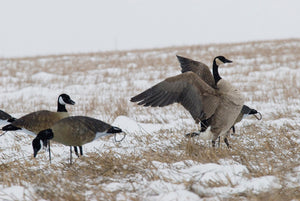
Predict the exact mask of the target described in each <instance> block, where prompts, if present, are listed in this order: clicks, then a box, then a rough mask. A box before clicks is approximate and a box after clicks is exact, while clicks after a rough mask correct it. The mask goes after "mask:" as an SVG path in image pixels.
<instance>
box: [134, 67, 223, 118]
mask: <svg viewBox="0 0 300 201" xmlns="http://www.w3.org/2000/svg"><path fill="white" fill-rule="evenodd" d="M131 101H132V102H137V103H138V105H143V106H151V107H157V106H158V107H164V106H167V105H170V104H172V103H175V102H177V103H180V104H181V105H182V106H183V107H184V108H185V109H186V110H188V111H189V112H190V114H191V115H192V117H193V118H194V119H195V120H197V121H198V120H202V119H205V118H209V117H210V116H212V115H213V113H214V111H215V110H216V108H217V106H218V104H219V96H218V94H217V92H216V91H215V89H214V88H212V87H211V86H209V85H208V84H207V83H206V82H204V81H203V80H202V79H201V78H200V77H199V76H197V75H196V74H195V73H193V72H186V73H183V74H180V75H177V76H173V77H169V78H167V79H165V80H164V81H162V82H160V83H158V84H156V85H154V86H153V87H151V88H149V89H147V90H145V91H144V92H142V93H140V94H138V95H136V96H134V97H132V98H131Z"/></svg>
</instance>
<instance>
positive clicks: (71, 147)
mask: <svg viewBox="0 0 300 201" xmlns="http://www.w3.org/2000/svg"><path fill="white" fill-rule="evenodd" d="M70 165H72V146H70Z"/></svg>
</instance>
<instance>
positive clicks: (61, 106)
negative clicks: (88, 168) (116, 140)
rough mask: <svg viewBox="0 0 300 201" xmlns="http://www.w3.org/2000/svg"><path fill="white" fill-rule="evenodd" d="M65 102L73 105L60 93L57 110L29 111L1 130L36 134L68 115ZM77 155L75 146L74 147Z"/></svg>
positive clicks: (66, 96)
mask: <svg viewBox="0 0 300 201" xmlns="http://www.w3.org/2000/svg"><path fill="white" fill-rule="evenodd" d="M66 104H69V105H74V104H75V102H74V101H73V100H72V99H71V98H70V96H69V95H67V94H60V95H59V96H58V99H57V112H52V111H49V110H40V111H36V112H32V113H29V114H27V115H25V116H22V117H20V118H19V119H17V120H15V121H13V122H12V123H11V124H8V125H6V126H4V127H3V128H2V130H3V131H22V132H24V133H27V134H29V135H31V136H34V137H35V136H36V135H37V134H38V133H39V132H40V131H41V130H45V129H47V128H49V127H51V126H52V125H53V124H54V123H55V122H57V121H59V120H60V119H63V118H65V117H68V116H69V114H68V111H67V109H66ZM79 149H80V154H81V155H82V154H83V153H82V147H79ZM74 150H75V153H76V155H77V156H79V154H78V150H77V147H74Z"/></svg>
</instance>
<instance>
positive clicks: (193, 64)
mask: <svg viewBox="0 0 300 201" xmlns="http://www.w3.org/2000/svg"><path fill="white" fill-rule="evenodd" d="M176 57H177V59H178V61H179V63H180V67H181V72H182V73H185V72H188V71H191V72H194V73H196V74H197V75H198V76H199V77H200V78H201V79H202V80H204V81H205V82H206V83H207V84H208V85H209V86H211V87H213V88H216V82H215V77H214V76H212V74H211V72H210V70H209V67H208V66H207V65H205V64H204V63H202V62H200V61H195V60H192V59H189V58H186V57H182V56H179V55H176ZM243 108H244V106H243ZM243 108H242V110H241V112H240V114H239V116H238V117H237V119H236V122H235V123H234V124H236V123H237V122H239V121H241V120H242V118H243V115H244V112H247V111H245V109H243ZM211 120H212V117H211V118H210V119H204V120H202V121H201V122H200V125H201V130H200V132H204V131H205V130H206V129H207V128H208V126H209V125H210V124H211ZM234 124H233V126H232V129H233V132H235V127H234ZM200 132H193V133H188V134H186V135H185V136H186V137H194V136H197V135H199V134H200ZM224 142H225V144H226V145H227V146H228V147H229V143H228V139H227V138H226V137H225V138H224Z"/></svg>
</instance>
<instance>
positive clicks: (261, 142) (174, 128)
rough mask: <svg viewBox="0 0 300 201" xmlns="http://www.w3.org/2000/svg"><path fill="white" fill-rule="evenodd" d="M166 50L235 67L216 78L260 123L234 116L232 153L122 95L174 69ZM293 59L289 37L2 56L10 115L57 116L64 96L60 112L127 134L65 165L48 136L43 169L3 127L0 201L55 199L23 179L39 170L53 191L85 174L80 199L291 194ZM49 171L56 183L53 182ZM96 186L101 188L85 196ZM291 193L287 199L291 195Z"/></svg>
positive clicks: (1, 77)
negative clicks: (221, 59)
mask: <svg viewBox="0 0 300 201" xmlns="http://www.w3.org/2000/svg"><path fill="white" fill-rule="evenodd" d="M176 54H179V55H183V56H187V57H190V58H193V59H195V60H201V61H202V62H204V63H207V64H208V65H209V66H210V65H211V61H212V59H213V57H214V56H217V55H225V56H226V57H228V58H229V59H231V60H233V62H234V63H233V64H230V65H226V66H222V67H220V74H221V76H222V77H223V78H224V79H227V80H229V81H231V82H232V83H233V84H234V85H235V86H238V87H240V89H241V91H243V93H244V95H245V96H246V103H245V104H247V105H249V106H250V107H252V108H255V109H257V110H258V111H260V112H261V113H262V115H263V120H262V121H258V120H256V119H255V118H253V117H249V118H248V119H245V120H243V121H242V122H241V123H239V124H238V125H237V134H236V135H234V136H232V137H231V138H230V139H229V140H230V143H231V145H232V147H233V148H232V150H228V149H227V148H226V147H225V146H224V144H221V147H220V148H217V149H212V148H211V144H210V143H209V142H202V141H201V140H200V139H197V138H195V139H193V140H189V139H186V138H184V134H185V133H187V132H190V131H195V130H197V125H195V124H194V121H193V119H192V118H191V116H190V114H189V113H188V112H187V111H185V110H184V108H183V107H181V106H180V105H177V104H174V105H171V106H168V107H164V108H144V107H141V106H137V105H136V104H134V103H131V102H129V100H130V98H131V97H132V96H134V95H136V94H137V93H139V92H142V91H143V90H145V89H147V88H149V87H150V86H152V85H153V84H155V83H158V82H159V81H161V80H163V79H164V78H166V77H168V76H172V75H176V74H179V73H180V67H179V64H178V62H177V60H176V57H175V55H176ZM299 55H300V41H299V40H287V41H267V42H251V43H240V44H226V45H225V44H224V45H210V46H209V45H208V46H193V47H180V48H179V47H178V48H169V49H157V50H145V51H132V52H107V53H98V54H85V55H64V56H49V57H38V58H23V59H2V60H0V72H1V74H0V81H1V88H0V95H1V102H0V109H2V110H4V111H6V112H8V113H10V114H12V115H13V116H15V117H20V116H22V115H24V114H26V113H29V112H32V111H36V110H40V109H49V110H53V111H55V110H56V101H57V97H58V95H59V94H60V93H67V94H69V95H70V96H71V98H72V99H73V100H74V101H75V102H76V105H74V106H68V107H67V109H68V111H69V112H70V115H87V116H91V117H95V118H99V119H101V120H104V121H106V122H108V123H111V124H112V125H115V126H119V127H120V128H122V129H123V130H124V131H125V132H126V133H127V136H126V138H125V140H123V141H122V142H120V143H118V142H114V139H113V137H105V138H103V139H99V140H97V141H95V142H92V143H89V144H87V145H85V146H84V153H85V156H83V157H81V158H76V159H75V164H74V165H73V166H71V167H69V166H66V165H67V164H68V159H69V148H68V147H66V146H63V145H60V144H55V143H53V145H52V154H53V161H52V164H51V165H49V162H48V155H47V153H46V152H43V151H42V152H40V153H39V154H38V156H37V158H36V159H33V156H32V154H33V151H32V147H31V141H32V137H30V136H26V135H25V134H22V133H15V132H11V133H6V134H5V135H4V136H2V137H0V143H1V147H0V158H1V164H0V169H1V179H0V200H40V199H46V200H47V199H58V198H57V197H55V196H54V197H52V198H51V197H49V195H47V194H46V193H45V192H47V189H45V186H44V187H41V186H40V185H39V183H38V182H36V180H35V177H33V178H32V180H31V179H30V176H29V175H31V174H33V175H36V176H37V177H41V174H42V173H43V174H42V175H47V177H49V178H47V179H49V182H47V179H46V186H47V185H48V186H47V187H49V185H51V188H52V187H53V186H55V185H57V186H64V184H65V181H63V180H65V179H66V180H67V179H68V177H67V175H68V176H69V177H70V178H73V177H72V176H70V175H69V174H71V172H73V171H75V169H76V171H78V177H86V178H87V179H83V178H82V180H84V182H83V183H81V181H80V179H79V180H78V181H76V182H75V181H73V182H72V181H69V182H68V183H71V184H70V185H71V187H73V185H74V186H76V187H78V185H79V186H81V188H82V187H83V186H84V188H83V189H81V190H80V191H79V192H77V193H78V194H80V196H82V197H80V198H81V199H82V198H83V199H86V200H103V199H105V198H106V199H107V198H108V199H115V200H164V201H165V200H170V201H171V200H202V199H205V200H222V199H236V200H240V199H245V200H247V199H254V198H255V197H258V198H260V199H264V198H266V197H263V196H262V195H265V193H268V192H269V193H270V194H267V197H268V198H270V197H271V195H272V192H275V194H276V193H278V194H279V192H281V193H282V192H283V191H285V192H289V191H292V190H293V189H297V188H299V187H300V160H299V157H300V156H299V143H300V138H299V127H300V126H299V122H300V110H299V108H300V100H299V90H300V81H299V80H300V68H299V67H300V57H299ZM121 137H122V136H117V138H121ZM168 154H169V155H168ZM105 157H109V160H108V159H107V163H111V164H112V166H111V167H112V168H115V170H113V171H112V170H109V171H112V172H116V173H115V175H114V174H112V175H108V174H107V173H106V172H104V173H103V172H102V171H103V169H105V168H106V166H109V164H97V165H95V167H94V169H95V171H96V172H97V171H98V173H99V174H96V175H97V176H95V175H93V176H92V177H91V176H90V175H89V172H87V173H86V174H85V173H84V170H83V169H84V168H91V167H90V166H93V164H96V163H97V160H105ZM127 157H128V158H127ZM130 157H131V158H130ZM100 158H101V159H100ZM123 158H126V160H123ZM132 158H135V159H132ZM131 159H132V161H130V160H131ZM119 160H120V164H119V163H118V161H119ZM134 160H136V161H134ZM133 161H134V162H135V163H134V164H133ZM87 164H90V165H89V167H88V165H87ZM91 164H92V165H91ZM115 164H119V165H115ZM145 167H146V168H145ZM133 168H135V169H134V170H132V169H133ZM16 171H20V173H19V174H20V178H16V179H15V180H14V181H12V180H13V179H12V178H11V176H8V175H14V174H18V173H16ZM76 171H75V172H76ZM41 172H42V173H41ZM79 172H80V173H79ZM81 172H83V173H81ZM21 175H22V176H21ZM55 176H57V177H59V178H61V180H57V181H56V180H55V179H54V178H55ZM26 177H28V178H26ZM52 178H53V179H52ZM39 181H40V180H39ZM55 182H56V183H55ZM74 183H75V184H74ZM53 184H54V185H53ZM53 188H54V190H53V192H55V191H58V190H57V189H55V187H53ZM57 188H58V187H57ZM60 188H62V189H63V190H65V191H68V188H67V187H60ZM74 188H75V187H74ZM97 188H99V189H101V191H100V190H99V191H100V192H99V193H95V191H96V189H97ZM295 192H296V190H295V191H294V192H293V193H294V197H293V196H292V197H287V199H291V198H294V199H300V194H299V192H298V193H295ZM65 194H66V192H65ZM74 194H76V192H74ZM52 196H53V195H52ZM73 196H74V195H73ZM71 198H72V199H79V198H78V197H75V196H74V197H71ZM258 198H257V199H258ZM272 198H274V197H272ZM281 198H282V197H278V198H277V200H280V199H281ZM59 199H68V197H64V198H59ZM69 199H70V197H69ZM274 199H275V198H274ZM275 200H276V199H275Z"/></svg>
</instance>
